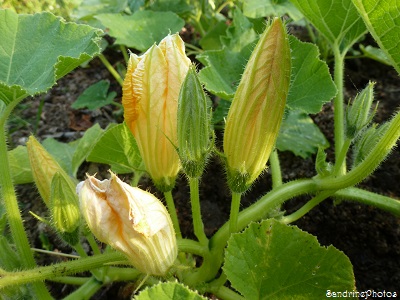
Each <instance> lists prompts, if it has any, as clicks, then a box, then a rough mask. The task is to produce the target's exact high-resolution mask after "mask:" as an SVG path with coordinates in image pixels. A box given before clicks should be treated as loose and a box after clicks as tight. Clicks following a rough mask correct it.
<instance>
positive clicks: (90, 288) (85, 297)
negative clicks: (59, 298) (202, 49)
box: [64, 277, 103, 300]
mask: <svg viewBox="0 0 400 300" xmlns="http://www.w3.org/2000/svg"><path fill="white" fill-rule="evenodd" d="M102 286H103V283H102V282H100V281H98V280H97V279H96V278H94V277H92V278H90V279H89V280H88V281H87V282H85V283H84V284H83V285H82V286H81V287H80V288H79V289H77V290H76V291H74V292H72V293H71V294H69V295H68V296H67V297H65V298H64V300H75V299H82V300H89V299H90V298H91V297H92V296H93V295H94V294H95V293H96V292H97V291H98V290H99V289H100V288H101V287H102Z"/></svg>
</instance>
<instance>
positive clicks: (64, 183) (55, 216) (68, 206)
mask: <svg viewBox="0 0 400 300" xmlns="http://www.w3.org/2000/svg"><path fill="white" fill-rule="evenodd" d="M49 209H50V212H51V218H52V225H53V227H54V228H55V229H56V231H57V233H58V234H59V235H60V237H61V238H62V239H63V240H64V241H65V242H67V243H68V244H70V245H76V244H77V243H78V242H79V227H80V224H81V213H80V208H79V200H78V195H77V194H76V191H75V185H74V183H73V181H72V180H71V179H70V178H68V177H66V176H65V175H63V174H62V173H58V172H57V173H56V174H54V176H53V179H52V181H51V192H50V202H49Z"/></svg>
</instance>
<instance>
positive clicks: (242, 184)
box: [226, 165, 253, 193]
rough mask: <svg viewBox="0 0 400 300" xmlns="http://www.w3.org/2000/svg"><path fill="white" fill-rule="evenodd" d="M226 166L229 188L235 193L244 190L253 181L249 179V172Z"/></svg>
mask: <svg viewBox="0 0 400 300" xmlns="http://www.w3.org/2000/svg"><path fill="white" fill-rule="evenodd" d="M226 166H227V170H226V173H227V181H228V186H229V189H230V190H231V191H232V192H235V193H244V192H246V191H247V190H248V189H249V187H250V186H251V184H252V183H253V181H252V180H250V174H249V173H248V172H240V171H239V170H233V169H229V167H228V165H226Z"/></svg>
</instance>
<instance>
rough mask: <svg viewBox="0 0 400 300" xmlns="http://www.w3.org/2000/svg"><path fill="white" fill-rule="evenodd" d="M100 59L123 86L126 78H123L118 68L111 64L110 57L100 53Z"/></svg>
mask: <svg viewBox="0 0 400 300" xmlns="http://www.w3.org/2000/svg"><path fill="white" fill-rule="evenodd" d="M99 59H100V60H101V62H102V63H103V64H104V66H105V67H106V68H107V70H108V71H109V72H110V73H111V75H112V76H114V78H115V79H116V80H117V81H118V83H119V84H120V85H121V86H123V84H124V80H123V79H122V78H121V76H120V75H119V73H118V72H117V70H115V68H114V67H113V66H112V65H111V64H110V62H109V61H108V59H107V58H106V57H105V56H104V55H103V54H99Z"/></svg>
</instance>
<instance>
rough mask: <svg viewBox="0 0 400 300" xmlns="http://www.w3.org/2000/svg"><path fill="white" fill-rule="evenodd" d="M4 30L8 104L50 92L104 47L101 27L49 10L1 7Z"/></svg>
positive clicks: (3, 87)
mask: <svg viewBox="0 0 400 300" xmlns="http://www.w3.org/2000/svg"><path fill="white" fill-rule="evenodd" d="M0 32H1V42H0V99H1V100H2V101H4V102H5V103H6V104H8V103H10V102H12V101H13V100H20V99H21V98H24V97H26V96H28V95H34V94H38V93H43V92H46V91H47V90H48V89H49V88H51V87H52V86H53V85H54V84H55V83H56V80H57V79H59V78H61V77H62V76H64V75H66V74H67V73H69V72H70V71H72V70H73V69H74V68H76V67H77V66H79V65H80V64H81V63H83V62H85V61H87V60H88V59H91V58H92V57H93V56H94V55H96V54H98V53H99V51H100V48H99V46H98V44H97V42H98V41H99V40H100V34H101V31H100V30H98V29H94V28H92V27H90V26H87V25H78V24H75V23H66V22H64V21H63V20H62V19H61V18H57V17H55V16H54V15H53V14H51V13H46V12H44V13H40V14H35V15H18V14H16V13H15V12H13V11H11V10H0Z"/></svg>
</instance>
